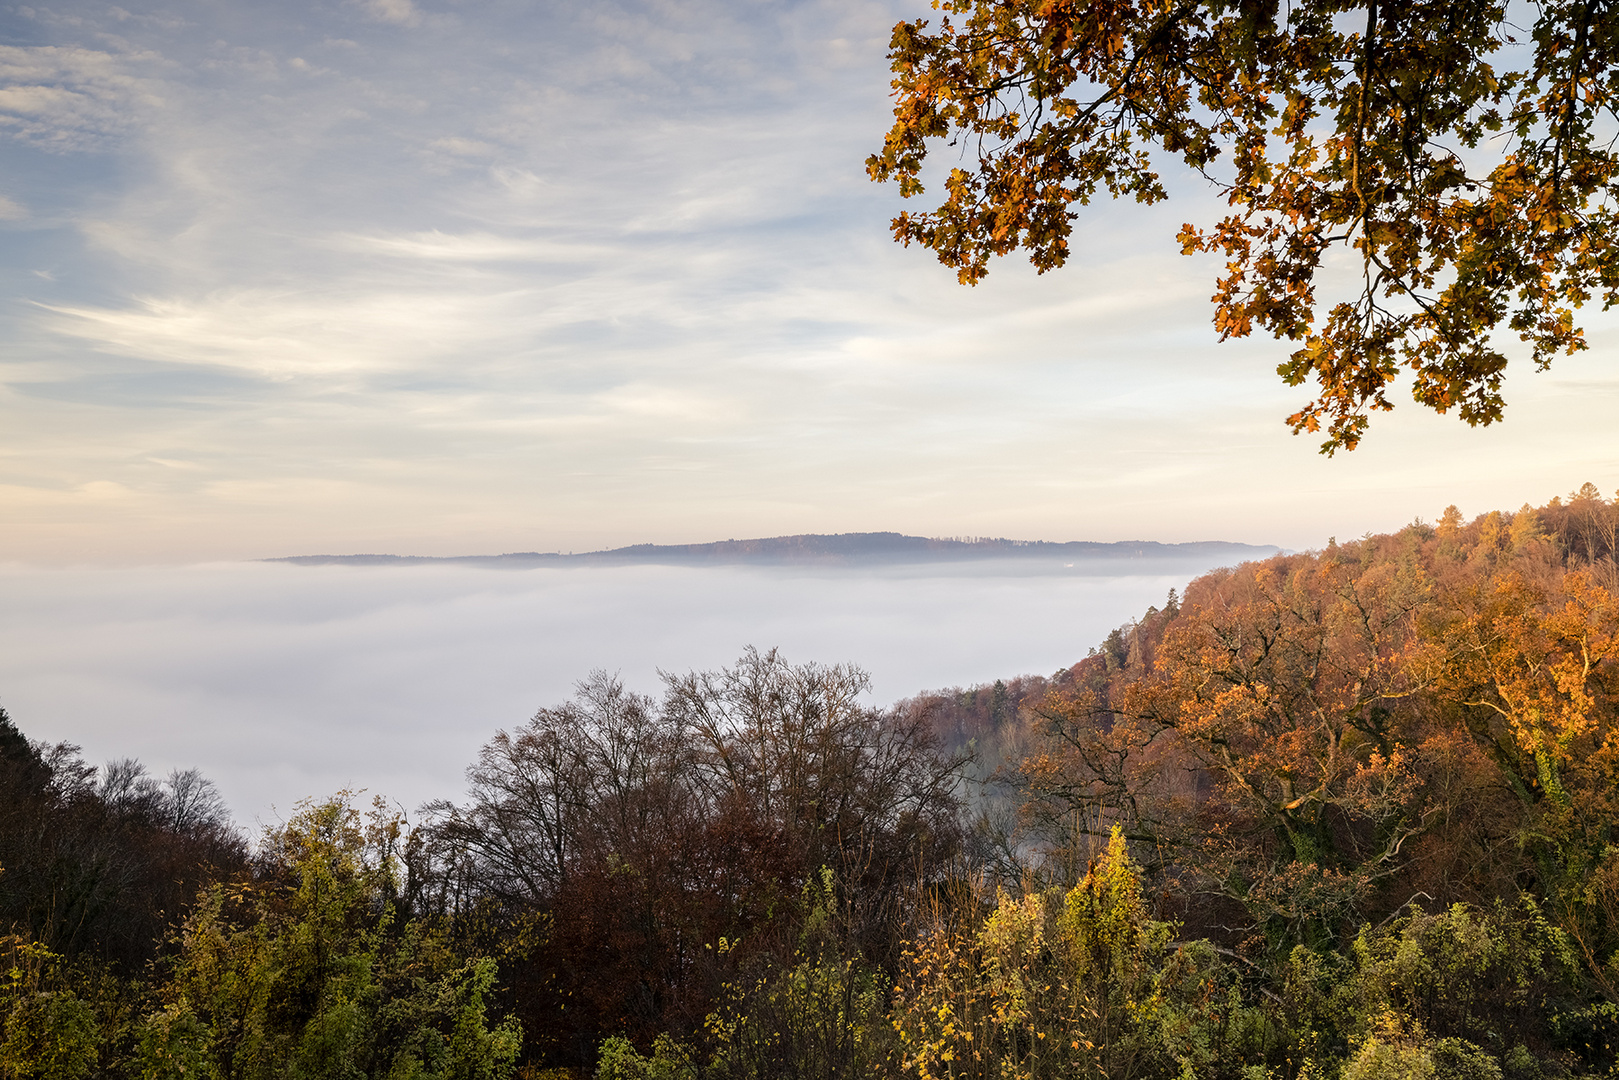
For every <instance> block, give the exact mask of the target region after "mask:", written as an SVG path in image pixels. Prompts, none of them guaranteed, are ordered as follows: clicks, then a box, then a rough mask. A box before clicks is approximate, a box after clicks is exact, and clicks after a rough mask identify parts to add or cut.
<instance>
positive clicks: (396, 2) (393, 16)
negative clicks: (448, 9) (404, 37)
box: [361, 0, 422, 26]
mask: <svg viewBox="0 0 1619 1080" xmlns="http://www.w3.org/2000/svg"><path fill="white" fill-rule="evenodd" d="M361 6H362V7H363V8H364V9H365V10H366V12H367V13H368V14H369V15H370V16H371V17H372V18H374V19H376V20H378V21H379V22H385V23H392V24H394V25H395V26H418V25H420V24H421V21H422V15H421V12H419V11H417V10H416V5H415V4H413V3H411V0H362V3H361Z"/></svg>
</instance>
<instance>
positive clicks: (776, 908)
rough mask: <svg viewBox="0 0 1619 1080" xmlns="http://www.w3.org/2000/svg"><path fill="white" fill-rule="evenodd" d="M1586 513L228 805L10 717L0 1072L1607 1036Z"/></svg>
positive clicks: (1594, 1044) (1475, 1055)
mask: <svg viewBox="0 0 1619 1080" xmlns="http://www.w3.org/2000/svg"><path fill="white" fill-rule="evenodd" d="M1616 548H1619V504H1616V503H1615V502H1610V501H1608V500H1606V499H1604V498H1603V497H1602V496H1601V495H1600V494H1599V493H1598V492H1597V491H1596V489H1594V488H1593V487H1591V486H1590V485H1586V486H1585V487H1584V488H1582V489H1581V490H1580V491H1579V492H1577V493H1575V494H1574V495H1572V496H1571V497H1569V498H1567V499H1554V500H1552V501H1551V503H1550V504H1548V505H1546V506H1543V507H1540V508H1539V509H1531V508H1529V507H1527V506H1526V507H1524V508H1523V509H1521V510H1519V511H1517V512H1516V513H1499V512H1496V513H1489V514H1485V515H1483V516H1481V517H1478V518H1476V519H1474V520H1472V521H1470V522H1469V521H1464V520H1463V518H1462V516H1461V514H1460V513H1458V512H1457V511H1456V510H1455V508H1451V509H1449V510H1447V511H1446V512H1445V514H1444V515H1443V517H1441V519H1440V520H1439V522H1438V523H1437V524H1436V525H1426V524H1422V523H1417V524H1413V525H1411V526H1409V527H1407V528H1405V529H1403V530H1401V531H1399V532H1397V533H1393V534H1389V535H1382V536H1367V537H1365V538H1363V539H1360V540H1355V541H1352V542H1348V543H1341V544H1340V543H1331V544H1329V545H1328V546H1327V547H1326V549H1325V550H1322V551H1315V552H1306V553H1303V554H1294V555H1282V556H1277V557H1276V558H1272V559H1269V560H1266V561H1263V562H1255V563H1247V564H1244V565H1242V566H1238V567H1235V568H1231V569H1225V570H1218V571H1215V572H1213V573H1209V574H1206V575H1204V576H1203V577H1201V578H1198V579H1197V580H1195V581H1193V582H1192V583H1191V584H1190V585H1189V586H1188V588H1187V590H1186V594H1185V596H1184V597H1176V596H1175V595H1174V594H1171V595H1170V598H1169V600H1168V601H1167V603H1166V604H1165V606H1164V607H1163V608H1162V609H1161V610H1160V609H1149V610H1148V611H1147V612H1146V613H1145V614H1144V615H1143V616H1142V617H1141V618H1140V620H1139V621H1136V622H1133V623H1131V624H1129V625H1127V626H1124V627H1121V628H1119V629H1118V630H1117V631H1115V632H1114V633H1112V634H1111V635H1109V637H1108V638H1107V640H1106V641H1105V642H1103V643H1102V644H1101V645H1100V646H1099V647H1098V648H1096V649H1095V650H1093V651H1092V652H1091V654H1090V655H1089V656H1087V657H1086V658H1085V659H1083V660H1081V661H1080V662H1079V663H1077V664H1075V665H1074V666H1073V667H1072V668H1069V669H1067V670H1064V671H1061V672H1058V673H1056V674H1055V675H1053V676H1051V677H1049V678H1034V677H1029V678H1023V679H1016V680H1011V681H1006V682H998V683H996V684H994V685H992V686H980V687H976V688H973V689H970V690H954V691H948V692H944V693H938V694H929V695H923V696H920V697H917V698H914V699H911V700H909V701H905V702H901V703H899V704H898V705H896V706H893V707H891V708H886V709H873V708H871V707H870V706H869V705H867V704H865V703H864V696H863V695H864V692H865V690H866V688H867V679H866V676H865V675H864V674H863V673H862V672H861V671H859V670H858V669H856V668H853V667H846V666H830V667H828V666H818V665H806V666H796V665H793V664H789V663H788V662H787V661H786V660H785V659H783V658H782V657H780V656H779V655H778V654H776V653H774V652H770V653H763V654H761V653H758V652H754V651H751V650H750V651H749V652H747V653H746V654H745V655H744V656H743V657H742V658H741V660H740V661H739V662H738V663H737V664H735V665H734V666H732V667H730V668H726V669H723V670H720V671H714V672H693V673H689V674H684V675H666V676H665V689H664V693H663V696H662V698H661V699H653V698H650V697H646V696H642V695H639V694H635V693H632V692H630V691H628V690H626V689H625V688H624V687H623V686H622V685H620V684H619V683H618V682H617V681H616V680H615V679H613V678H611V677H609V676H606V675H601V674H598V675H595V676H592V677H591V678H590V679H588V680H586V681H585V682H584V683H582V684H581V685H580V686H579V688H578V692H577V694H576V695H575V697H574V698H573V699H572V700H571V701H567V702H564V703H562V704H560V705H557V706H555V707H552V708H546V709H542V710H540V712H539V713H537V714H536V715H535V716H534V718H533V719H532V720H530V721H528V722H527V723H526V724H524V725H522V726H521V727H518V728H515V729H513V730H511V731H502V732H499V733H497V734H496V735H495V736H494V737H493V738H492V739H490V740H489V742H488V743H487V744H486V745H485V746H484V747H483V749H482V751H481V753H480V754H479V755H478V758H477V760H476V761H474V762H473V763H472V764H471V766H470V767H469V769H468V771H467V779H468V787H467V790H466V793H465V796H464V798H462V799H461V800H459V801H456V802H453V803H452V802H445V803H439V804H433V805H429V806H426V807H423V808H421V809H420V810H419V811H417V812H416V813H415V815H414V816H415V820H409V819H407V817H406V816H405V814H404V813H403V812H401V811H400V810H399V809H398V808H390V806H389V805H388V804H386V803H385V802H383V801H381V800H377V801H374V802H372V803H370V804H364V803H362V802H361V801H360V800H359V799H358V797H357V796H355V795H353V794H350V793H339V794H337V795H335V796H331V797H329V798H325V799H319V800H311V801H308V802H305V803H303V804H301V805H300V806H299V808H298V809H297V811H296V812H295V813H294V814H293V815H292V816H291V817H290V819H289V820H288V821H286V822H285V823H283V824H280V825H276V826H273V827H271V828H269V829H268V830H266V831H265V832H264V833H263V834H262V835H260V836H257V837H252V838H249V837H247V836H245V835H244V834H243V833H242V832H241V831H240V830H239V829H237V828H236V827H235V826H233V825H232V824H231V823H230V822H229V820H228V819H227V818H226V815H225V813H224V811H223V808H222V804H221V802H220V800H219V798H218V796H217V794H216V793H215V792H214V790H213V788H212V786H211V785H210V784H209V783H208V782H207V781H206V780H205V779H204V778H202V777H201V776H200V775H198V774H196V773H194V772H192V773H186V772H177V773H174V774H171V775H170V776H169V777H168V778H167V779H166V780H159V779H157V778H155V777H151V776H148V775H147V774H146V773H145V770H143V769H142V768H141V766H140V765H139V764H138V763H135V762H131V761H123V762H115V763H113V764H111V765H108V766H105V767H102V768H94V767H91V766H88V765H86V764H85V763H84V762H83V761H82V760H81V759H80V757H79V755H78V752H77V750H76V748H74V747H72V746H67V745H58V746H45V745H42V744H39V743H33V742H30V741H28V740H27V739H26V738H25V737H24V736H23V735H22V734H21V733H20V732H19V730H18V729H17V727H16V726H15V725H14V724H13V723H12V722H11V720H10V719H9V718H4V717H3V714H0V822H3V824H0V868H3V870H0V920H3V923H0V925H3V927H4V929H5V930H6V932H7V936H6V937H5V938H4V939H3V940H0V1023H3V1027H0V1077H6V1078H19V1080H20V1078H35V1077H39V1078H47V1077H48V1078H57V1077H62V1078H77V1077H92V1076H95V1077H101V1076H106V1077H120V1078H126V1077H127V1078H135V1077H140V1078H152V1080H156V1078H179V1077H187V1078H196V1077H204V1078H217V1080H236V1078H244V1080H246V1078H259V1077H263V1078H270V1077H276V1078H280V1077H310V1078H315V1077H332V1078H337V1077H342V1078H359V1077H375V1078H383V1077H388V1078H407V1077H416V1078H427V1077H445V1078H448V1077H456V1078H491V1080H493V1078H505V1077H511V1076H514V1075H515V1076H521V1077H538V1076H542V1075H548V1076H552V1077H561V1076H565V1075H566V1076H573V1077H585V1076H590V1075H594V1076H596V1077H599V1078H600V1080H709V1078H714V1080H720V1078H733V1077H736V1078H740V1077H759V1078H768V1077H784V1078H785V1077H814V1078H826V1080H830V1078H833V1077H870V1076H875V1077H884V1076H887V1077H894V1078H913V1080H944V1078H952V1080H954V1078H964V1080H965V1078H978V1077H982V1078H986V1080H987V1078H989V1077H997V1078H1013V1077H1028V1078H1031V1080H1032V1078H1036V1077H1094V1078H1097V1080H1101V1078H1107V1080H1135V1078H1141V1080H1147V1078H1157V1077H1163V1078H1170V1077H1175V1078H1185V1080H1191V1078H1193V1077H1198V1078H1205V1077H1206V1078H1231V1080H1272V1078H1273V1080H1560V1078H1564V1077H1588V1076H1599V1075H1600V1076H1607V1075H1612V1074H1613V1073H1614V1072H1615V1071H1616V1068H1619V1055H1616V1050H1619V844H1616V838H1615V835H1614V827H1615V824H1616V823H1619V784H1616V779H1619V776H1616V772H1619V562H1616Z"/></svg>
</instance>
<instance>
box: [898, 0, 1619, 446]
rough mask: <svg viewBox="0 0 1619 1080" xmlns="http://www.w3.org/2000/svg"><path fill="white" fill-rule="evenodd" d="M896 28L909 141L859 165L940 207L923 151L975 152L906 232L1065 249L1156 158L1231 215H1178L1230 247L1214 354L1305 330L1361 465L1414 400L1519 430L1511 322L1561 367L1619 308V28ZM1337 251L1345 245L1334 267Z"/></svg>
mask: <svg viewBox="0 0 1619 1080" xmlns="http://www.w3.org/2000/svg"><path fill="white" fill-rule="evenodd" d="M933 6H934V7H935V8H936V9H938V10H939V11H940V12H941V13H942V16H941V17H940V19H939V20H938V25H937V26H936V27H932V26H930V25H929V21H928V20H926V19H918V20H916V21H914V22H902V23H900V24H899V25H898V26H896V27H895V29H894V35H893V39H892V43H891V47H890V52H889V57H890V59H891V60H892V62H893V70H894V73H895V78H894V81H893V88H894V99H895V105H894V125H893V127H892V128H891V129H890V131H889V133H888V136H887V138H886V140H885V141H884V145H883V149H882V150H881V152H879V153H877V154H873V155H872V156H871V157H870V158H869V159H868V160H867V162H866V165H867V170H868V172H869V174H870V175H871V177H872V178H873V179H874V180H879V181H888V180H892V181H895V182H897V183H898V184H899V187H900V192H901V194H902V195H904V196H905V197H907V198H911V197H915V196H919V195H922V194H923V193H924V187H923V167H924V165H925V163H926V159H927V156H928V153H929V149H930V142H931V141H932V140H937V139H948V140H949V141H950V145H952V146H956V145H958V144H959V145H961V146H963V147H964V149H963V150H962V152H961V163H960V164H959V165H957V166H956V167H954V168H951V169H950V170H949V172H948V173H947V175H945V176H944V178H943V181H942V182H943V189H944V198H943V200H942V201H941V202H940V203H939V204H938V206H937V207H935V208H934V209H932V210H927V211H922V212H918V213H913V212H910V211H906V212H902V213H901V214H900V215H899V216H898V217H896V218H895V219H894V221H893V231H894V236H895V239H897V240H898V241H900V242H901V243H904V244H907V245H908V244H911V243H917V244H921V245H922V246H924V247H927V248H930V249H932V250H933V252H934V253H935V254H936V255H937V256H938V258H939V260H940V261H941V262H942V263H944V264H945V265H947V266H950V267H953V268H955V269H956V270H957V271H958V276H959V278H960V280H961V281H962V282H963V283H965V284H975V283H976V282H978V281H979V280H981V279H982V278H983V277H984V275H985V274H986V273H987V272H988V265H989V259H990V257H991V256H995V255H1006V254H1010V253H1011V252H1013V251H1015V250H1018V249H1019V248H1022V249H1025V250H1026V251H1027V252H1028V255H1029V258H1030V260H1031V261H1032V262H1033V263H1034V265H1035V266H1036V267H1037V268H1038V269H1039V270H1040V271H1041V272H1044V271H1046V270H1050V269H1054V268H1056V267H1059V266H1062V265H1063V264H1064V263H1065V262H1066V261H1067V259H1068V257H1069V255H1070V246H1069V245H1070V238H1071V234H1072V231H1073V222H1074V219H1075V217H1076V213H1075V210H1074V208H1075V206H1076V205H1084V204H1087V203H1089V202H1090V201H1091V200H1092V199H1093V198H1095V197H1096V196H1097V195H1098V194H1099V193H1105V194H1107V195H1109V196H1111V197H1113V198H1119V197H1122V196H1130V197H1132V198H1134V199H1136V200H1137V201H1140V202H1144V203H1154V202H1157V201H1159V200H1161V199H1164V198H1166V197H1167V195H1168V188H1167V187H1166V185H1165V181H1164V177H1163V175H1162V174H1161V172H1160V171H1159V170H1160V168H1161V165H1160V164H1159V163H1157V162H1155V161H1154V158H1153V151H1154V150H1157V151H1161V152H1164V153H1167V154H1173V155H1176V156H1178V157H1179V158H1180V159H1181V161H1182V162H1184V164H1185V165H1186V167H1188V168H1189V169H1191V170H1193V171H1195V172H1197V173H1199V174H1200V175H1202V176H1203V177H1205V178H1207V179H1208V180H1209V181H1210V182H1211V183H1212V184H1213V185H1214V186H1215V188H1216V190H1218V191H1219V192H1220V193H1221V194H1222V195H1224V196H1225V199H1226V202H1227V204H1228V205H1229V207H1230V212H1229V213H1228V214H1227V215H1226V216H1224V217H1223V218H1221V219H1220V220H1218V221H1216V222H1214V223H1213V224H1211V225H1208V226H1206V227H1200V226H1196V225H1192V224H1187V225H1185V226H1183V227H1182V229H1181V231H1180V234H1179V238H1178V239H1179V241H1180V244H1181V247H1182V250H1183V251H1184V252H1186V253H1187V254H1193V253H1198V252H1207V253H1218V254H1220V255H1222V256H1223V257H1224V260H1225V265H1224V268H1223V270H1222V272H1221V273H1220V275H1219V277H1218V281H1217V284H1216V289H1215V293H1214V296H1213V300H1214V304H1215V316H1214V323H1215V328H1216V329H1217V330H1218V331H1219V333H1220V335H1221V337H1222V339H1224V338H1229V337H1243V336H1246V335H1248V334H1250V333H1252V332H1253V331H1254V330H1255V329H1256V328H1257V329H1260V330H1265V331H1268V332H1270V333H1271V334H1273V335H1274V336H1275V337H1277V338H1278V339H1286V340H1288V341H1292V342H1296V343H1297V346H1296V348H1295V350H1294V351H1293V353H1292V355H1291V356H1290V357H1289V358H1288V359H1287V361H1285V362H1284V363H1282V364H1281V365H1280V366H1279V368H1278V373H1279V374H1280V375H1281V376H1282V378H1283V379H1284V380H1285V381H1286V382H1287V383H1288V385H1292V386H1297V385H1301V384H1303V383H1305V382H1306V381H1309V380H1312V379H1313V380H1314V381H1315V382H1316V385H1317V388H1318V393H1317V395H1316V397H1315V398H1314V399H1313V400H1312V401H1310V402H1309V403H1308V404H1306V405H1305V406H1304V408H1302V409H1301V410H1299V411H1298V412H1297V413H1295V414H1293V415H1292V416H1290V417H1289V418H1288V423H1289V424H1290V425H1291V426H1292V428H1293V430H1294V431H1295V432H1299V431H1310V432H1316V431H1320V430H1323V429H1324V430H1325V433H1326V440H1325V441H1324V442H1323V444H1322V450H1323V452H1326V453H1329V454H1330V453H1332V452H1334V451H1336V450H1338V449H1353V448H1354V447H1355V446H1356V444H1357V443H1358V442H1359V441H1360V439H1361V437H1362V436H1363V434H1364V433H1365V431H1366V428H1367V423H1368V419H1369V414H1370V413H1371V412H1372V411H1377V410H1387V409H1390V408H1392V404H1391V402H1390V401H1389V399H1388V392H1389V390H1390V389H1391V387H1392V386H1393V384H1394V382H1395V380H1396V379H1397V378H1398V377H1400V375H1401V372H1402V370H1404V371H1406V372H1409V374H1410V376H1411V378H1412V386H1411V391H1412V394H1413V396H1414V397H1415V399H1416V400H1417V401H1419V402H1421V403H1422V404H1424V405H1426V406H1428V407H1430V408H1433V409H1435V410H1437V411H1439V412H1442V413H1443V412H1449V411H1450V410H1452V409H1454V410H1456V412H1457V413H1458V415H1460V417H1461V418H1462V419H1463V420H1466V421H1467V422H1468V423H1469V424H1475V425H1476V424H1489V423H1492V422H1494V421H1496V420H1499V419H1500V418H1501V416H1502V409H1503V406H1504V401H1503V399H1502V396H1501V383H1502V378H1503V375H1504V372H1505V369H1506V364H1507V355H1506V353H1504V352H1503V351H1501V349H1500V348H1498V347H1497V346H1496V345H1494V344H1493V343H1492V339H1491V333H1492V331H1494V330H1496V329H1497V328H1500V327H1501V326H1502V325H1503V324H1505V326H1506V328H1507V329H1509V330H1511V331H1513V332H1515V333H1516V334H1517V335H1518V337H1519V338H1521V339H1522V340H1523V341H1524V342H1525V343H1526V344H1527V345H1528V355H1529V358H1530V359H1531V360H1532V361H1533V362H1534V364H1535V365H1536V366H1537V368H1542V369H1543V368H1545V367H1546V366H1547V365H1548V364H1550V362H1551V361H1552V359H1553V358H1554V357H1555V356H1556V355H1558V354H1560V353H1565V354H1566V353H1572V352H1575V351H1577V350H1580V349H1583V348H1585V340H1584V337H1583V335H1582V332H1581V330H1580V328H1579V327H1577V326H1576V325H1575V323H1574V317H1573V312H1574V310H1575V309H1577V308H1579V307H1580V306H1581V305H1583V304H1585V303H1586V302H1588V301H1591V300H1593V299H1600V300H1601V302H1602V303H1603V304H1604V306H1606V305H1608V304H1611V303H1612V302H1613V301H1614V299H1615V298H1616V296H1619V291H1616V290H1619V265H1616V262H1615V252H1614V248H1613V246H1612V240H1611V236H1612V234H1613V230H1614V225H1615V218H1614V214H1615V204H1614V198H1615V194H1616V189H1615V184H1616V179H1619V156H1616V154H1615V151H1614V148H1613V145H1612V143H1611V142H1610V141H1609V135H1610V134H1611V131H1610V129H1611V126H1612V123H1613V120H1614V118H1615V112H1614V106H1615V101H1616V95H1619V74H1616V69H1615V61H1616V59H1619V13H1616V12H1615V11H1614V10H1613V9H1612V8H1611V7H1610V6H1609V5H1606V4H1599V3H1592V2H1552V3H1544V4H1539V5H1537V6H1536V7H1535V8H1534V9H1533V11H1532V12H1527V13H1526V14H1527V15H1529V16H1530V17H1532V18H1533V23H1532V25H1530V26H1528V27H1527V28H1523V29H1520V28H1519V27H1518V26H1517V25H1515V24H1514V23H1513V22H1509V21H1508V18H1507V6H1506V4H1505V3H1504V2H1494V0H1369V2H1366V3H1361V2H1359V0H1357V2H1355V3H1347V2H1335V0H1302V2H1294V3H1290V4H1288V5H1287V6H1286V7H1285V8H1281V7H1279V6H1278V5H1277V4H1275V3H1272V2H1266V0H1234V2H1229V3H1227V2H1222V0H1180V2H1176V0H936V2H935V3H934V5H933ZM1335 252H1342V253H1343V254H1342V255H1337V254H1335Z"/></svg>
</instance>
